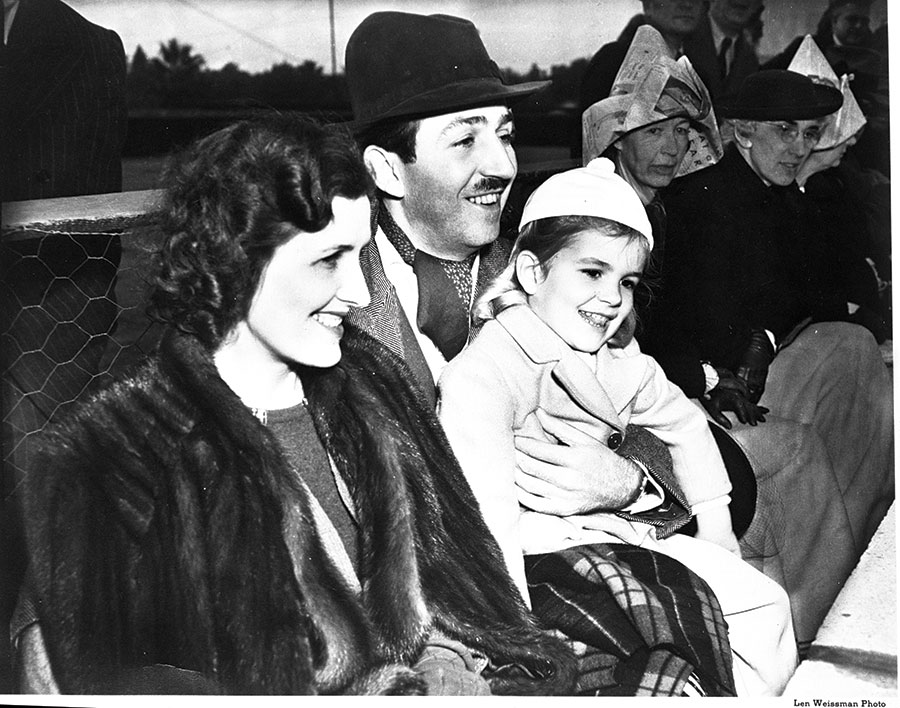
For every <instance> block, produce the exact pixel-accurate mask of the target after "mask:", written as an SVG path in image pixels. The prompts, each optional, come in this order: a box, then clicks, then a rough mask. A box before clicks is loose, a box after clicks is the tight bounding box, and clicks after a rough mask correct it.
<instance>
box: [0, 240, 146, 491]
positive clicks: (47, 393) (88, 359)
mask: <svg viewBox="0 0 900 708" xmlns="http://www.w3.org/2000/svg"><path fill="white" fill-rule="evenodd" d="M158 245H159V236H158V234H157V233H155V232H154V231H153V229H152V228H150V227H146V226H145V227H140V228H136V229H134V230H133V231H125V232H121V233H101V234H96V233H70V232H61V231H51V230H44V231H41V230H34V229H31V230H29V231H28V232H27V234H25V237H24V238H23V237H17V238H16V239H15V240H7V241H5V242H4V243H3V244H2V246H0V264H2V265H0V313H2V319H0V327H2V333H0V351H2V378H0V394H2V395H0V400H2V415H3V419H2V420H3V422H2V462H3V478H4V483H3V498H4V499H5V498H7V497H8V496H10V495H11V494H13V493H14V492H15V490H16V488H17V487H18V485H19V484H20V483H21V481H22V479H23V478H24V476H25V475H26V474H27V472H28V470H29V468H30V466H31V465H32V464H33V459H34V455H35V452H36V449H37V445H38V444H39V441H40V433H41V431H42V430H44V428H45V427H46V426H47V425H48V424H50V423H52V422H54V421H57V420H59V419H61V418H62V417H63V416H64V414H65V412H66V411H67V410H69V409H70V408H71V407H72V406H73V405H74V404H75V403H77V402H78V401H81V400H84V399H85V398H87V397H88V396H90V395H91V394H92V393H93V392H94V391H96V390H97V389H98V387H99V386H100V385H102V383H103V382H104V381H105V380H107V379H108V378H109V377H111V376H112V375H114V374H116V373H118V372H120V371H122V370H123V369H126V368H128V367H130V366H132V365H134V364H135V363H137V362H138V361H140V360H141V359H142V358H144V357H145V356H146V354H147V353H149V352H150V351H151V350H152V349H153V347H154V345H155V343H156V341H157V339H158V337H159V332H160V327H159V325H157V324H155V323H153V322H152V321H151V320H150V319H149V318H148V317H147V316H146V312H145V310H146V301H147V293H148V286H149V283H148V279H149V277H150V271H151V268H150V265H151V258H152V254H153V252H154V251H155V250H156V248H157V247H158Z"/></svg>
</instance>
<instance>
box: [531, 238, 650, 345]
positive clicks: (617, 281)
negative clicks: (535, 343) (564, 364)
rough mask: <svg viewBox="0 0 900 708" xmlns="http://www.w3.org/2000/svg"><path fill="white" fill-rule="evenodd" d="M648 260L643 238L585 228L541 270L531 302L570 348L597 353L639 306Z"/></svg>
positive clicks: (539, 314) (537, 312) (533, 307)
mask: <svg viewBox="0 0 900 708" xmlns="http://www.w3.org/2000/svg"><path fill="white" fill-rule="evenodd" d="M526 254H527V255H526ZM523 256H525V257H526V258H528V257H530V256H533V254H530V253H529V252H527V251H526V252H523V253H522V254H520V255H519V258H522V257H523ZM646 260H647V249H646V246H645V244H644V243H643V242H642V240H640V239H631V238H629V237H627V236H609V235H607V234H606V233H604V232H603V231H601V230H597V229H591V230H587V231H582V232H581V233H580V234H578V235H576V236H574V237H572V239H571V241H570V242H569V243H568V244H567V245H566V246H565V247H564V248H562V249H561V250H560V251H559V252H558V253H557V254H556V255H555V256H553V257H552V258H551V259H550V261H549V262H548V263H546V264H544V266H543V267H542V268H540V273H539V275H538V276H537V279H536V282H535V284H534V288H533V292H531V293H529V295H528V304H529V305H530V306H531V308H532V310H534V312H535V313H536V314H537V315H538V317H540V318H541V319H542V320H543V321H544V322H545V323H546V324H547V325H548V326H549V327H550V328H551V329H552V330H554V331H555V332H556V333H557V334H558V335H559V336H560V337H561V338H562V339H563V340H564V341H565V342H566V343H567V344H568V345H569V346H570V347H572V348H573V349H575V350H576V351H581V352H587V353H591V354H592V353H594V352H596V351H597V350H598V349H600V347H602V346H603V345H604V344H606V343H607V342H608V341H609V340H610V339H611V338H612V336H613V335H614V334H615V333H616V331H617V330H618V329H619V326H620V325H621V324H622V321H623V320H624V319H625V318H626V317H627V316H628V314H629V313H630V312H631V310H632V308H633V307H634V290H635V288H636V287H637V285H638V283H639V282H640V279H641V274H642V273H643V271H644V266H645V264H646Z"/></svg>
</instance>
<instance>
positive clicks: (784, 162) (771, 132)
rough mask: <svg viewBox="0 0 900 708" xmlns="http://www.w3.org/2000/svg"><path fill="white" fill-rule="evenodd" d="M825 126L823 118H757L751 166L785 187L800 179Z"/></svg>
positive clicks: (750, 149)
mask: <svg viewBox="0 0 900 708" xmlns="http://www.w3.org/2000/svg"><path fill="white" fill-rule="evenodd" d="M824 125H825V119H824V118H817V119H815V120H796V121H793V120H786V121H757V122H756V131H755V132H754V133H753V134H752V135H751V136H750V138H749V140H750V147H749V149H748V155H749V159H750V166H751V167H752V168H753V171H754V172H756V174H757V175H759V177H761V178H762V179H763V180H764V181H766V182H768V183H770V184H777V185H780V186H782V187H786V186H787V185H789V184H790V183H791V182H793V181H794V180H795V179H796V178H797V173H798V172H799V170H800V168H801V167H802V166H803V163H804V162H805V161H806V158H807V157H809V153H810V152H812V149H813V148H814V147H815V146H816V143H818V141H819V137H820V136H821V134H822V129H823V127H824Z"/></svg>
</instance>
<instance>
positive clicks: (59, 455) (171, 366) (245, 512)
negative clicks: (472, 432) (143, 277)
mask: <svg viewBox="0 0 900 708" xmlns="http://www.w3.org/2000/svg"><path fill="white" fill-rule="evenodd" d="M167 183H168V184H169V185H170V187H169V190H168V193H167V197H166V204H165V208H164V212H163V217H162V230H163V231H164V233H165V234H166V237H167V238H166V242H165V245H164V246H163V248H162V250H161V252H160V254H159V256H158V260H159V263H158V270H157V273H156V278H155V290H154V294H153V303H154V308H155V311H156V313H157V314H158V316H159V317H160V319H161V320H162V321H163V322H165V323H166V324H167V325H168V329H167V332H166V334H165V336H164V338H163V340H162V342H161V345H160V347H159V351H158V352H157V353H156V354H154V355H153V356H152V357H150V358H149V360H148V361H147V362H146V363H145V364H143V366H142V367H141V368H139V369H138V370H137V371H136V372H135V373H134V374H133V375H131V376H128V377H127V378H125V379H123V380H121V381H119V382H117V383H115V384H113V385H111V386H110V387H109V388H107V389H105V390H104V391H103V392H101V393H99V394H98V395H97V396H96V397H95V398H93V399H92V400H90V401H88V402H86V403H85V404H84V405H83V406H82V408H81V409H80V410H79V411H78V412H77V413H76V414H75V415H73V416H72V417H71V418H70V419H68V420H67V421H66V422H65V423H64V424H61V425H59V426H58V427H56V428H55V429H54V430H52V431H51V432H49V433H48V435H47V437H46V440H45V442H44V445H43V452H42V455H41V458H40V460H39V462H38V463H37V464H36V465H35V467H34V468H33V469H32V471H31V474H30V475H29V477H28V481H27V489H26V494H25V498H26V502H27V503H26V513H25V515H24V516H25V518H26V519H27V535H28V550H29V558H30V568H29V574H30V584H29V588H28V590H27V592H26V593H25V594H26V595H27V596H28V597H29V598H30V599H32V600H33V601H34V603H33V604H34V605H35V606H36V607H37V608H38V617H39V622H38V623H32V624H30V625H29V626H28V627H27V628H26V629H25V630H24V631H23V632H22V634H21V637H20V640H19V654H20V658H21V661H20V666H21V669H22V673H23V675H24V676H26V677H27V678H29V679H32V678H40V679H41V680H42V683H41V684H37V685H35V684H34V683H26V684H25V685H23V686H22V690H36V689H38V690H42V691H53V690H59V691H62V692H65V693H136V692H137V693H141V692H146V693H193V692H201V693H228V694H230V693H235V694H298V693H299V694H346V693H362V694H369V693H376V694H392V695H399V694H421V693H457V694H484V693H516V694H518V693H522V694H534V693H537V694H547V693H559V692H566V691H570V690H571V689H572V687H573V684H574V680H573V676H574V669H573V666H574V657H572V656H571V655H570V652H569V650H568V649H567V648H566V647H565V645H564V644H562V643H561V642H560V641H559V640H557V639H555V638H553V637H551V636H549V635H548V634H547V633H546V632H544V631H542V630H540V629H538V627H537V625H536V623H535V621H534V620H533V618H532V617H531V615H530V614H529V613H528V611H527V609H526V607H525V605H524V603H523V602H522V601H521V598H519V597H518V593H517V592H516V589H515V586H514V585H513V583H512V580H511V579H510V578H509V576H508V575H507V574H506V572H505V570H504V565H503V561H502V557H501V556H500V553H499V551H498V549H497V547H496V544H495V543H494V541H493V539H492V538H491V536H490V534H489V532H488V530H487V528H486V527H485V524H484V522H483V521H482V519H481V516H480V515H479V512H478V506H477V504H476V502H475V499H474V498H473V497H472V494H471V492H470V491H469V488H468V486H467V485H466V482H465V479H464V478H463V476H462V473H461V471H460V469H459V466H458V464H457V462H456V460H455V458H454V456H453V454H452V452H451V451H450V449H449V447H448V446H447V443H446V439H445V438H444V436H443V434H442V433H441V432H440V429H439V427H438V423H437V419H436V418H435V415H434V413H433V411H432V410H431V409H429V408H428V407H426V406H424V405H423V404H422V403H421V402H420V400H419V395H418V392H417V390H416V388H415V384H414V383H412V381H411V379H410V376H409V372H408V369H407V368H406V367H404V366H403V365H402V363H401V362H400V361H399V360H398V359H397V358H396V357H394V356H393V355H392V354H390V352H389V351H388V350H387V349H386V348H385V347H383V346H382V345H380V344H378V343H377V342H376V341H375V340H374V339H372V338H371V337H369V336H368V335H366V334H364V333H362V332H360V331H359V330H357V329H356V328H354V327H353V326H352V325H350V324H349V323H348V322H347V321H346V316H347V312H348V310H349V308H350V307H351V306H361V305H364V304H366V303H367V302H368V300H369V293H368V290H367V288H366V285H365V281H364V279H363V275H362V272H361V270H360V260H359V255H360V250H361V248H362V247H363V245H365V244H366V243H367V242H368V241H369V238H370V229H369V218H370V201H369V197H370V181H369V176H368V173H367V171H366V168H365V166H364V164H363V161H362V158H361V156H360V154H359V152H358V150H357V148H356V146H355V144H354V143H353V141H352V139H351V138H350V137H349V136H348V135H344V134H343V133H340V132H338V131H335V130H332V129H323V128H321V127H318V126H316V125H314V124H311V123H308V122H306V121H303V120H298V119H297V118H296V117H291V118H287V117H284V118H269V119H263V120H261V121H259V122H256V121H254V122H243V123H238V124H235V125H233V126H231V127H228V128H225V129H223V130H221V131H219V132H216V133H214V134H212V135H211V136H208V137H206V138H204V139H202V140H200V141H199V142H198V143H196V144H195V145H194V146H192V147H191V148H190V149H189V150H188V151H187V152H186V153H185V154H184V155H183V156H182V158H181V159H180V160H179V161H178V162H177V163H176V164H175V165H174V166H173V167H172V168H171V170H170V171H169V173H168V179H167Z"/></svg>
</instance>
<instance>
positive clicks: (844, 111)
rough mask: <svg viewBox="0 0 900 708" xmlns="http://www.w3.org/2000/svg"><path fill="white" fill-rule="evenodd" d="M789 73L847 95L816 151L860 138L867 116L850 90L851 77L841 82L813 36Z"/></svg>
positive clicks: (845, 77)
mask: <svg viewBox="0 0 900 708" xmlns="http://www.w3.org/2000/svg"><path fill="white" fill-rule="evenodd" d="M788 71H793V72H795V73H797V74H803V75H804V76H808V77H809V78H811V79H812V80H813V81H815V82H816V83H819V84H824V85H826V86H831V87H832V88H836V89H840V91H841V93H842V94H843V95H844V103H843V104H842V105H841V108H840V110H839V111H838V112H837V113H835V114H834V116H832V118H831V121H830V122H829V124H828V126H827V127H826V128H825V132H824V133H823V134H822V139H821V140H819V142H818V144H817V145H816V150H829V149H830V148H833V147H835V146H837V145H840V144H841V143H842V142H844V141H846V140H849V139H850V138H851V137H853V136H854V135H856V133H858V132H859V130H860V128H862V127H863V126H864V125H865V124H866V117H865V115H864V114H863V112H862V109H861V108H860V107H859V103H857V101H856V97H855V96H854V95H853V92H852V91H851V90H850V77H849V76H847V74H844V75H843V76H842V77H841V78H840V80H838V77H837V74H835V73H834V69H832V68H831V64H829V63H828V60H827V59H826V58H825V55H824V54H822V50H821V49H819V45H817V44H816V42H815V40H814V39H813V38H812V36H810V35H806V37H804V38H803V41H802V42H801V43H800V46H799V47H798V48H797V53H796V54H794V58H793V59H792V60H791V63H790V66H788Z"/></svg>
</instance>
